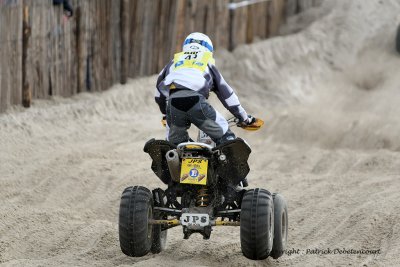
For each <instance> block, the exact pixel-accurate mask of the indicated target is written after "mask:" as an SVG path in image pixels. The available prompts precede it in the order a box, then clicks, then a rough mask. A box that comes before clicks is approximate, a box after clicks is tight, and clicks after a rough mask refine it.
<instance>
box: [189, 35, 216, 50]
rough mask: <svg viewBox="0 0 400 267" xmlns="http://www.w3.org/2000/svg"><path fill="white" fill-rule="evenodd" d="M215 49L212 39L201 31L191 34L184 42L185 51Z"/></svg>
mask: <svg viewBox="0 0 400 267" xmlns="http://www.w3.org/2000/svg"><path fill="white" fill-rule="evenodd" d="M213 50H214V47H213V44H212V42H211V39H210V38H209V37H208V36H207V35H205V34H203V33H200V32H193V33H191V34H189V35H188V36H187V37H186V39H185V41H184V42H183V52H195V51H201V52H213Z"/></svg>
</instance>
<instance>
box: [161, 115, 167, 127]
mask: <svg viewBox="0 0 400 267" xmlns="http://www.w3.org/2000/svg"><path fill="white" fill-rule="evenodd" d="M161 123H162V125H163V126H164V127H166V126H167V116H166V115H163V116H162V119H161Z"/></svg>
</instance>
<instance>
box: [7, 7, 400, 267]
mask: <svg viewBox="0 0 400 267" xmlns="http://www.w3.org/2000/svg"><path fill="white" fill-rule="evenodd" d="M398 10H400V2H399V1H397V0H385V1H377V0H352V1H339V0H337V1H326V2H325V3H324V4H323V5H322V7H320V8H318V9H312V10H309V11H308V12H307V13H305V14H302V15H301V16H298V17H294V18H292V19H291V21H289V25H288V27H287V29H286V30H287V31H288V32H290V31H293V30H294V31H298V32H297V33H295V34H292V35H287V36H284V37H277V38H274V39H271V40H267V41H263V42H259V43H256V44H253V45H250V46H243V47H240V48H238V49H237V50H236V51H235V52H234V53H232V54H229V53H227V52H224V51H219V53H218V54H217V65H219V66H220V68H221V71H222V73H224V74H225V78H226V79H227V80H228V82H230V83H231V84H232V85H233V86H234V87H235V88H236V91H237V93H238V94H239V97H240V99H241V101H242V104H243V106H244V107H245V108H246V109H247V110H248V112H249V113H251V114H254V115H255V116H259V117H262V118H263V119H265V121H266V125H265V127H264V128H263V129H261V130H260V131H258V132H251V133H248V132H244V131H241V130H239V129H233V130H234V131H235V132H236V134H237V135H239V136H241V137H243V138H245V139H246V140H248V142H249V143H250V145H251V146H252V148H253V152H252V154H251V157H250V166H251V172H250V174H249V176H248V180H249V182H250V187H264V188H267V189H269V190H271V191H274V192H281V193H282V194H283V195H284V196H285V197H286V199H287V201H288V205H289V220H290V221H289V249H290V251H292V252H293V251H294V252H296V253H293V254H290V253H287V254H286V255H284V256H283V257H282V258H280V259H279V260H273V259H267V260H264V261H250V260H248V259H246V258H244V257H243V256H242V254H241V250H240V241H239V229H238V228H223V227H221V228H217V229H215V230H214V231H213V233H212V236H211V239H210V240H208V241H205V240H202V238H201V237H200V236H196V235H193V236H192V237H191V238H190V239H189V240H183V239H182V236H183V234H182V232H181V229H180V228H174V229H172V230H170V231H169V233H168V243H167V246H168V247H167V249H166V250H165V251H164V252H162V253H160V254H158V255H154V254H149V255H147V256H145V257H142V258H129V257H126V256H125V255H124V254H122V252H121V251H120V248H119V241H118V208H119V198H120V194H121V193H122V191H123V189H124V188H125V187H127V186H129V185H144V186H147V187H149V188H156V187H162V186H163V184H162V183H161V182H160V181H159V180H158V179H157V177H156V176H155V175H154V174H153V173H152V172H151V170H150V158H149V156H148V155H147V154H145V153H144V152H143V150H142V149H143V146H144V143H145V142H146V141H147V140H148V139H149V138H151V137H157V138H163V137H164V130H163V129H162V127H161V124H160V122H159V120H160V115H159V113H158V108H157V106H156V104H155V103H154V101H153V91H154V83H155V79H156V78H155V77H154V76H153V77H148V78H143V79H137V80H132V81H131V82H130V83H129V84H128V85H126V86H115V87H114V88H112V89H111V90H109V91H107V92H105V93H102V94H81V95H78V96H75V97H73V98H72V99H62V98H55V99H52V100H48V101H35V102H34V105H33V107H32V108H31V109H29V110H22V109H20V108H14V109H12V110H10V111H9V112H7V113H6V114H2V115H0V201H1V205H0V265H2V266H131V265H136V266H160V265H162V266H216V265H222V266H247V265H249V266H343V265H357V266H363V265H364V266H400V258H399V256H398V255H399V254H400V224H399V223H398V222H399V221H400V191H399V188H400V135H399V132H400V120H399V114H400V105H399V103H400V94H399V89H400V87H399V85H400V57H399V56H398V55H397V54H396V53H395V50H394V41H393V40H394V35H395V31H396V26H397V25H398V23H399V21H400V15H399V13H398ZM307 18H313V20H314V19H316V21H315V22H313V23H310V21H309V19H307ZM302 23H305V24H307V25H308V26H307V27H306V28H305V29H303V30H302V31H299V25H302ZM295 26H296V27H295ZM211 101H212V102H214V103H216V100H215V97H213V99H211ZM219 110H220V111H223V108H222V107H221V106H219ZM315 249H320V250H324V251H325V252H329V250H331V251H334V250H335V249H340V250H343V249H346V250H348V251H349V250H351V249H353V250H361V249H363V250H379V252H380V253H379V254H376V255H366V254H351V253H350V254H349V253H344V254H338V253H337V254H334V253H333V252H332V253H328V254H322V252H319V253H320V254H311V252H312V250H313V251H314V252H316V251H315ZM290 251H289V252H290Z"/></svg>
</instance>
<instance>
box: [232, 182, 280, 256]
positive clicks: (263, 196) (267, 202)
mask: <svg viewBox="0 0 400 267" xmlns="http://www.w3.org/2000/svg"><path fill="white" fill-rule="evenodd" d="M273 231H274V203H273V200H272V196H271V193H270V192H268V191H267V190H265V189H261V188H256V189H250V190H248V191H247V192H246V193H245V194H244V196H243V199H242V206H241V212H240V243H241V247H242V252H243V255H244V256H245V257H246V258H249V259H251V260H262V259H265V258H267V257H268V256H269V254H270V252H271V250H272V242H273Z"/></svg>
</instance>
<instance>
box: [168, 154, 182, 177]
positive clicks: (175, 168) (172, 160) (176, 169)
mask: <svg viewBox="0 0 400 267" xmlns="http://www.w3.org/2000/svg"><path fill="white" fill-rule="evenodd" d="M165 158H166V159H167V163H168V169H169V174H170V175H171V178H172V180H173V181H174V182H177V183H179V180H180V176H181V175H180V171H181V166H180V160H179V155H178V152H176V150H175V149H172V150H170V151H168V152H167V153H166V154H165Z"/></svg>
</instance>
